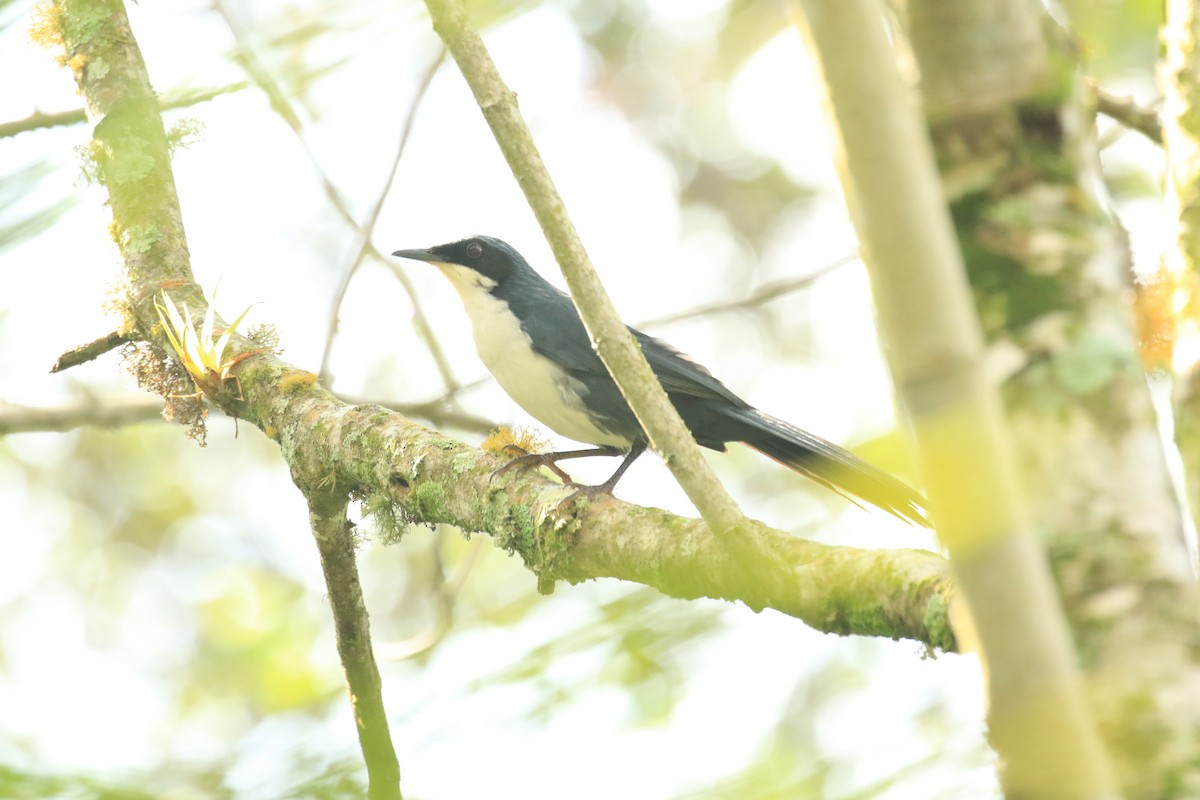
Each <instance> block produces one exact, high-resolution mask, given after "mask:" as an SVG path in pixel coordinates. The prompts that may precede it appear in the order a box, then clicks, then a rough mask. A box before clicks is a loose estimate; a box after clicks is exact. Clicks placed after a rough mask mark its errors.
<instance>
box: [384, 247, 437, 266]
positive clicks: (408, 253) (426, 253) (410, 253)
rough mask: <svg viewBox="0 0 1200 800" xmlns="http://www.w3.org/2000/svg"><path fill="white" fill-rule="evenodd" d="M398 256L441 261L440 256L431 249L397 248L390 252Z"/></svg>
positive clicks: (415, 259) (414, 259)
mask: <svg viewBox="0 0 1200 800" xmlns="http://www.w3.org/2000/svg"><path fill="white" fill-rule="evenodd" d="M392 255H394V256H399V257H400V258H411V259H412V260H413V261H428V262H431V263H432V262H434V261H441V260H442V259H441V257H440V256H438V255H437V254H435V253H434V252H433V251H432V250H397V251H396V252H394V253H392Z"/></svg>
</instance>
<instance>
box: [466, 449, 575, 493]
mask: <svg viewBox="0 0 1200 800" xmlns="http://www.w3.org/2000/svg"><path fill="white" fill-rule="evenodd" d="M501 449H502V450H503V451H504V452H505V453H508V454H509V455H511V456H513V460H512V461H509V462H508V463H507V464H505V465H504V466H502V467H500V468H499V469H497V470H493V471H492V474H491V475H490V476H488V480H495V479H496V477H497V476H498V475H500V474H501V473H503V472H508V471H509V470H510V469H519V470H521V471H522V472H524V471H525V470H527V469H536V468H537V467H546V468H547V469H549V470H550V471H551V472H553V473H554V474H555V475H557V476H558V477H559V479H560V480H561V481H562V482H563V483H565V484H566V485H568V486H577V485H578V484H576V483H575V481H573V480H571V476H570V475H568V474H567V473H566V472H565V471H563V469H562V467H560V466H558V464H556V463H555V462H554V455H555V454H554V453H530V452H529V451H528V450H526V449H525V448H523V447H521V446H520V445H515V444H506V445H504V447H503V448H501Z"/></svg>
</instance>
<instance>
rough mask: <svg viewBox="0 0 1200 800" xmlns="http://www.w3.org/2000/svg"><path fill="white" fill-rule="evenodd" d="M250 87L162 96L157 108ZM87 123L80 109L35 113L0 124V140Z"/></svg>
mask: <svg viewBox="0 0 1200 800" xmlns="http://www.w3.org/2000/svg"><path fill="white" fill-rule="evenodd" d="M249 85H250V82H249V81H237V82H236V83H229V84H226V85H224V86H217V87H215V88H212V89H201V90H199V91H193V92H173V93H171V94H169V95H164V96H162V97H160V98H159V99H158V107H159V109H160V110H162V111H169V110H171V109H176V108H186V107H188V106H194V105H198V104H200V103H206V102H208V101H209V100H212V99H214V98H217V97H220V96H221V95H223V94H229V93H231V92H240V91H242V90H243V89H245V88H247V87H248V86H249ZM86 121H87V114H86V113H85V112H84V110H83V109H82V108H76V109H74V110H72V111H57V112H54V113H51V114H46V113H43V112H41V111H35V112H33V113H32V114H30V115H29V116H28V117H25V118H24V119H17V120H13V121H11V122H0V139H3V138H5V137H7V136H16V135H17V134H18V133H25V132H26V131H35V130H40V129H42V128H56V127H60V126H62V125H79V124H80V123H82V122H86Z"/></svg>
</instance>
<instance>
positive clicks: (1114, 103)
mask: <svg viewBox="0 0 1200 800" xmlns="http://www.w3.org/2000/svg"><path fill="white" fill-rule="evenodd" d="M1091 88H1092V93H1093V94H1094V95H1095V98H1096V110H1097V111H1099V112H1100V113H1101V114H1103V115H1104V116H1106V117H1112V118H1113V119H1115V120H1116V121H1117V122H1119V123H1121V124H1122V125H1124V126H1125V127H1126V128H1128V129H1130V130H1135V131H1137V132H1138V133H1140V134H1142V135H1143V136H1145V137H1146V138H1147V139H1149V140H1150V141H1152V142H1154V143H1156V144H1162V120H1161V119H1160V118H1159V115H1158V105H1159V103H1161V102H1162V100H1161V98H1160V99H1159V100H1158V101H1156V102H1155V103H1154V104H1153V105H1151V106H1143V105H1139V104H1138V103H1137V102H1135V101H1134V99H1133V98H1132V97H1116V96H1115V95H1111V94H1109V93H1108V92H1105V91H1104V90H1102V89H1101V88H1100V87H1098V86H1096V85H1094V84H1093V85H1092V87H1091Z"/></svg>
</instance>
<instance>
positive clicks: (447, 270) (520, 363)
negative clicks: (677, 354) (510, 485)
mask: <svg viewBox="0 0 1200 800" xmlns="http://www.w3.org/2000/svg"><path fill="white" fill-rule="evenodd" d="M437 267H438V268H439V269H440V270H441V271H442V274H444V275H445V276H446V277H447V278H448V279H449V280H450V283H452V284H453V285H454V288H455V289H456V290H457V291H458V295H459V297H461V298H462V302H463V306H464V307H465V308H466V311H467V316H468V317H469V318H470V319H471V328H472V331H473V333H474V335H475V349H476V350H477V351H478V353H479V358H480V360H482V361H483V364H484V366H486V367H487V368H488V371H489V372H491V373H492V376H493V377H494V378H495V379H496V382H497V383H499V384H500V387H501V388H502V389H504V391H505V392H507V393H508V396H509V397H511V398H512V399H513V400H514V401H516V403H517V405H519V406H520V407H521V408H523V409H525V411H526V412H528V413H529V415H530V416H532V417H533V418H534V419H536V420H538V421H539V422H541V423H542V424H543V425H546V426H547V427H549V428H551V429H552V430H554V432H555V433H558V434H559V435H561V436H565V437H567V438H568V439H574V440H575V441H578V442H586V443H588V444H594V445H601V446H612V447H620V448H626V447H628V446H629V444H630V442H629V440H628V439H626V438H624V437H622V436H617V435H615V434H613V433H609V432H608V431H605V430H603V429H601V428H599V427H597V426H596V425H595V424H594V423H593V422H592V421H591V419H590V418H589V417H588V415H587V413H586V412H585V411H584V409H583V404H582V402H581V401H580V400H579V396H578V389H579V388H580V386H579V383H578V381H576V380H575V379H573V378H571V377H570V376H569V375H567V374H566V373H565V372H564V371H563V370H562V369H561V368H560V367H559V366H558V365H557V364H555V363H554V362H552V361H551V360H550V359H548V358H546V357H545V356H543V355H540V354H538V353H536V352H534V350H533V347H532V346H531V343H530V340H529V336H528V335H527V334H526V333H525V331H524V330H522V329H521V323H520V322H519V321H518V320H517V317H516V315H514V314H513V313H512V311H511V310H509V307H508V304H507V303H505V302H504V301H503V300H500V299H498V298H496V297H495V296H493V295H492V294H491V293H490V292H489V291H488V290H489V289H490V288H492V286H493V285H494V284H492V283H491V281H489V279H488V278H486V277H484V276H483V275H480V274H479V273H478V272H476V271H474V270H472V269H468V268H466V267H462V266H459V265H457V264H446V263H438V264H437Z"/></svg>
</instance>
